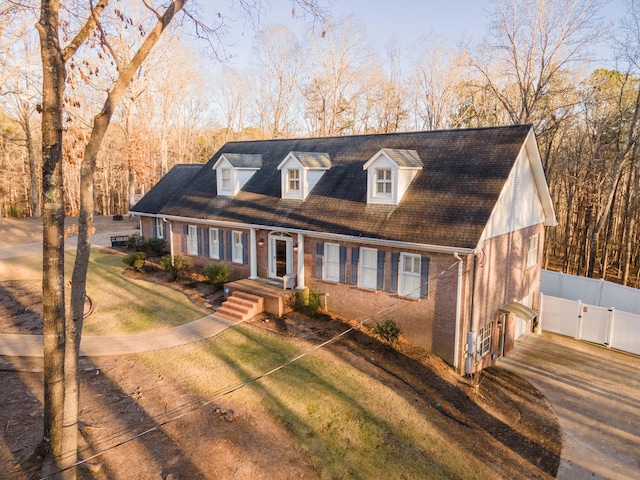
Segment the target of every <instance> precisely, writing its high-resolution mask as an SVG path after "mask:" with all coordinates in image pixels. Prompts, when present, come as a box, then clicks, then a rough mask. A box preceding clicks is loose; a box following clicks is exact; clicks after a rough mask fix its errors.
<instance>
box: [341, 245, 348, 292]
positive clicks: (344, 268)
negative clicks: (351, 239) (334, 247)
mask: <svg viewBox="0 0 640 480" xmlns="http://www.w3.org/2000/svg"><path fill="white" fill-rule="evenodd" d="M346 281H347V247H345V246H343V245H340V283H345V282H346Z"/></svg>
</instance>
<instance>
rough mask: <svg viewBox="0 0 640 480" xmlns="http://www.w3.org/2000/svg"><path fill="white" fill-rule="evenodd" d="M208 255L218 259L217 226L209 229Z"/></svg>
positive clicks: (218, 238) (218, 231)
mask: <svg viewBox="0 0 640 480" xmlns="http://www.w3.org/2000/svg"><path fill="white" fill-rule="evenodd" d="M209 256H210V257H211V258H216V259H220V230H218V229H217V228H210V229H209Z"/></svg>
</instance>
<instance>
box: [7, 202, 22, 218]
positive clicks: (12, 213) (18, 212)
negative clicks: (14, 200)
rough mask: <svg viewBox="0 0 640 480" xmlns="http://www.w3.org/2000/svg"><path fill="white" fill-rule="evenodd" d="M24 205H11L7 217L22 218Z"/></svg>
mask: <svg viewBox="0 0 640 480" xmlns="http://www.w3.org/2000/svg"><path fill="white" fill-rule="evenodd" d="M22 213H23V210H22V207H20V206H19V205H16V204H12V205H9V210H8V211H7V217H12V218H20V217H22Z"/></svg>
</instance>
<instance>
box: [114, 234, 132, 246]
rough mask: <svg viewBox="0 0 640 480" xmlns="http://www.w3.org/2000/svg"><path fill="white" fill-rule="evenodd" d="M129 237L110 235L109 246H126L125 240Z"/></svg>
mask: <svg viewBox="0 0 640 480" xmlns="http://www.w3.org/2000/svg"><path fill="white" fill-rule="evenodd" d="M128 240H129V237H128V236H126V235H117V236H115V237H111V246H112V247H126V246H127V241H128Z"/></svg>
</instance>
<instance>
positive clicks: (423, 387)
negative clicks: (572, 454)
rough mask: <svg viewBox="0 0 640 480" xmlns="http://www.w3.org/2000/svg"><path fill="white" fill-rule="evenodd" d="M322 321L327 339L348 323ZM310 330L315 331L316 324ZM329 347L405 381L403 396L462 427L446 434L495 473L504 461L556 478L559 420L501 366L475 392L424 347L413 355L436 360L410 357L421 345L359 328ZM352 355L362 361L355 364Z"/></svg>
mask: <svg viewBox="0 0 640 480" xmlns="http://www.w3.org/2000/svg"><path fill="white" fill-rule="evenodd" d="M325 325H326V327H325V328H324V329H323V333H322V334H321V337H325V339H326V338H330V336H332V335H335V334H336V333H339V332H341V331H344V330H345V329H346V328H347V327H346V324H344V323H342V322H339V321H334V320H331V321H329V322H327V321H325ZM327 327H328V328H327ZM313 332H314V333H316V334H318V329H313ZM328 348H329V349H330V350H331V351H332V352H333V353H335V354H336V355H337V356H338V357H340V358H342V359H343V360H344V361H345V362H349V363H350V364H351V365H353V366H354V367H355V368H359V369H361V370H362V371H363V372H365V373H367V374H369V375H376V373H375V371H374V370H372V368H371V367H372V366H373V365H372V364H375V366H376V367H377V368H381V369H383V370H384V371H386V372H387V373H389V374H390V375H392V376H393V377H395V378H396V379H398V380H400V381H401V382H402V383H404V384H405V385H406V386H407V389H408V390H407V392H405V394H406V395H417V396H419V398H420V399H422V400H423V401H424V402H425V403H426V404H427V405H428V407H427V408H435V409H436V410H438V411H439V412H440V413H442V414H443V415H445V416H447V417H449V418H450V419H451V420H453V421H455V422H456V423H457V424H459V425H461V426H463V427H464V428H463V429H462V430H460V429H452V430H451V432H450V433H451V434H452V435H454V436H455V435H460V437H459V439H460V442H459V444H460V445H461V446H463V447H464V448H467V449H468V450H469V452H470V454H472V455H474V456H476V457H477V458H479V459H480V460H481V461H482V462H484V463H485V464H486V465H488V466H491V467H492V468H494V469H496V470H497V471H498V473H501V474H503V473H504V471H503V469H504V468H505V466H508V468H512V469H516V470H522V469H523V468H526V469H527V470H526V471H525V472H524V473H525V474H526V475H532V474H535V475H536V477H539V478H548V476H551V477H554V478H555V476H556V474H557V472H558V468H559V465H560V452H561V447H562V438H561V430H560V425H559V423H558V420H557V418H556V416H555V414H554V413H553V410H552V409H551V407H550V405H549V403H548V402H547V401H546V399H545V398H544V396H543V395H542V394H541V393H540V392H539V391H538V390H536V389H535V388H534V387H533V386H532V385H531V384H529V383H528V382H526V381H525V380H523V379H522V378H520V377H518V376H517V375H514V374H512V373H511V372H508V371H507V370H505V369H502V368H500V367H492V368H489V369H487V370H486V371H485V373H484V379H483V382H482V384H481V386H480V388H479V391H478V393H477V394H474V393H472V392H471V389H470V388H469V387H468V385H467V384H466V382H465V381H464V380H463V379H462V378H461V377H455V373H453V372H452V371H451V370H450V368H449V367H447V366H446V365H445V364H444V362H441V361H440V360H439V359H436V358H435V357H431V356H430V355H425V354H424V352H421V353H418V355H417V358H420V356H423V357H424V356H426V357H431V358H432V359H433V360H434V361H429V362H421V361H419V360H417V359H416V358H412V357H413V356H416V355H415V353H417V352H418V351H419V350H420V349H417V348H414V347H410V346H400V345H399V346H398V349H403V350H406V351H407V354H405V353H402V352H401V351H399V350H395V349H392V348H390V347H389V346H388V345H386V344H382V343H381V342H379V341H378V340H377V339H375V338H373V337H371V336H369V335H367V334H366V333H364V332H362V331H360V330H353V331H352V332H350V333H349V334H348V335H345V336H344V337H342V338H341V339H340V340H339V341H338V342H336V343H335V344H331V345H330V346H329V347H328ZM353 354H355V355H357V356H359V357H360V358H361V359H364V360H365V361H360V362H355V363H354V362H353ZM438 364H439V365H440V367H438V368H437V369H435V368H434V365H438ZM447 377H449V378H448V379H447ZM376 378H378V377H377V375H376ZM467 392H468V393H467ZM472 396H473V398H472ZM499 417H501V418H499ZM506 422H508V423H506ZM469 435H471V436H472V437H475V441H473V442H470V441H469ZM496 442H497V443H496ZM498 444H499V445H501V446H504V447H506V449H508V450H510V451H511V452H513V453H515V454H516V456H513V455H511V456H510V457H509V458H507V457H506V456H504V455H503V457H505V458H504V461H500V462H498V461H496V447H497V446H498ZM523 460H524V462H523ZM507 471H509V470H507Z"/></svg>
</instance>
